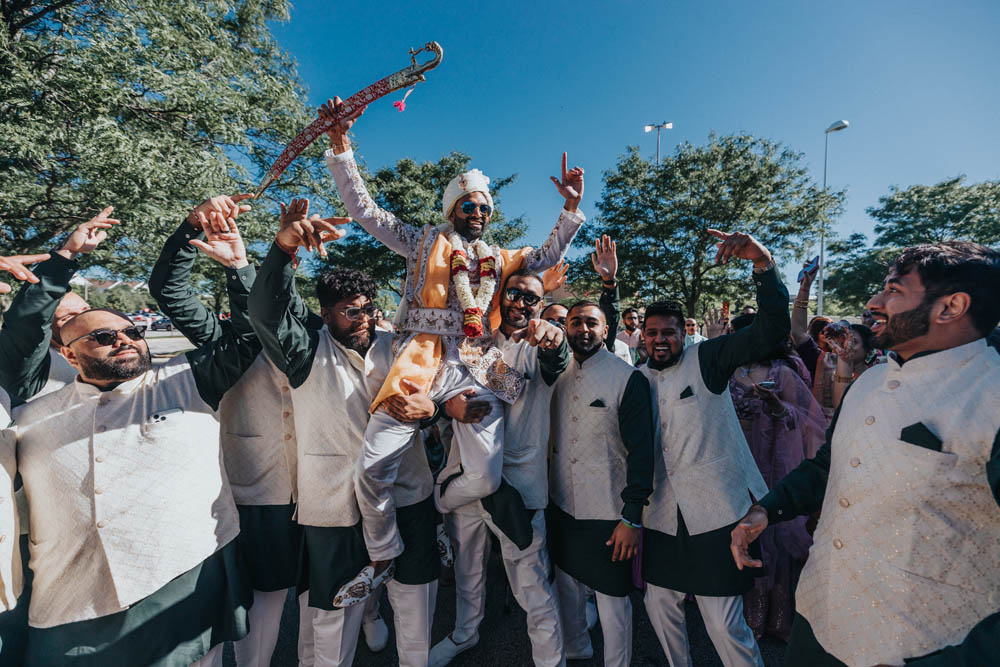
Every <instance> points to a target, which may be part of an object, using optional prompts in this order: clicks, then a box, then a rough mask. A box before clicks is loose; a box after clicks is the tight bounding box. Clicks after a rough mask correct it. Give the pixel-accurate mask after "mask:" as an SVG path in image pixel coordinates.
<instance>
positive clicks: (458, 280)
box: [448, 232, 497, 338]
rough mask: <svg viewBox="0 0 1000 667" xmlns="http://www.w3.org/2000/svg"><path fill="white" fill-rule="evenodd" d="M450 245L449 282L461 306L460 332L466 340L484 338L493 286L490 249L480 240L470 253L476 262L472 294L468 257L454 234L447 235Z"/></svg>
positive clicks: (494, 277) (494, 264)
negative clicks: (476, 271) (485, 320)
mask: <svg viewBox="0 0 1000 667" xmlns="http://www.w3.org/2000/svg"><path fill="white" fill-rule="evenodd" d="M448 241H449V242H450V243H451V247H452V251H451V279H452V282H454V283H455V295H456V296H457V297H458V303H459V304H460V305H461V306H462V331H463V332H464V333H465V335H466V337H468V338H479V337H480V336H483V335H485V328H484V326H483V317H484V315H486V314H487V313H489V312H490V306H491V305H492V303H493V291H494V290H495V289H496V287H497V262H496V258H495V257H493V256H492V255H491V254H490V253H491V252H492V251H491V250H490V247H489V246H488V245H486V244H485V243H484V242H483V241H482V240H481V239H476V240H475V241H474V242H473V243H472V245H471V247H470V250H471V251H472V252H473V253H475V257H476V258H477V259H478V260H479V289H478V290H476V292H475V293H473V292H472V285H471V284H470V283H469V257H468V255H466V254H465V250H463V244H462V237H460V236H459V235H458V234H456V233H455V232H452V233H451V234H449V235H448Z"/></svg>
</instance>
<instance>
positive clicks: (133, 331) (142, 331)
mask: <svg viewBox="0 0 1000 667" xmlns="http://www.w3.org/2000/svg"><path fill="white" fill-rule="evenodd" d="M120 333H123V334H125V335H126V336H128V337H129V338H131V339H132V340H142V339H143V338H145V337H146V327H140V326H136V325H135V324H133V325H132V326H129V327H124V328H122V329H97V330H96V331H91V332H90V333H85V334H83V335H82V336H77V337H76V338H74V339H73V340H71V341H70V342H68V343H66V347H69V346H70V345H72V344H73V343H75V342H76V341H78V340H83V339H84V338H90V339H91V340H93V341H95V342H96V343H97V344H98V345H113V344H114V342H115V341H116V340H118V334H120Z"/></svg>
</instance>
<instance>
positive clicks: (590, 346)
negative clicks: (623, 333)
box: [568, 334, 604, 357]
mask: <svg viewBox="0 0 1000 667" xmlns="http://www.w3.org/2000/svg"><path fill="white" fill-rule="evenodd" d="M586 335H588V334H576V335H574V336H569V337H568V338H569V347H570V349H571V350H573V352H575V353H576V354H579V355H580V356H582V357H589V356H591V355H592V354H594V353H595V352H597V351H598V350H599V349H601V345H604V340H603V339H602V338H601V337H600V336H593V337H592V338H591V342H589V343H588V342H585V341H584V340H583V338H584V336H586Z"/></svg>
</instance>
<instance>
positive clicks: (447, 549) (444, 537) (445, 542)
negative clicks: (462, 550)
mask: <svg viewBox="0 0 1000 667" xmlns="http://www.w3.org/2000/svg"><path fill="white" fill-rule="evenodd" d="M437 551H438V558H440V559H441V567H451V566H452V565H454V564H455V550H454V549H453V548H452V546H451V538H450V537H448V532H447V531H446V530H445V529H444V524H443V523H439V524H438V525H437Z"/></svg>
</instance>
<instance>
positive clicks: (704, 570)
mask: <svg viewBox="0 0 1000 667" xmlns="http://www.w3.org/2000/svg"><path fill="white" fill-rule="evenodd" d="M753 282H754V285H755V287H756V289H757V305H758V311H757V316H756V317H754V321H753V324H751V325H750V326H749V327H746V328H744V329H740V330H739V331H736V332H734V333H731V334H728V335H725V336H718V337H716V338H711V339H709V340H706V341H703V342H702V343H700V344H699V345H698V347H697V348H696V349H697V350H698V365H699V367H700V369H701V377H702V380H704V382H705V386H706V387H708V389H709V391H711V392H712V393H714V394H721V393H722V392H724V391H726V389H728V388H729V379H730V378H731V377H732V376H733V373H735V372H736V369H738V368H739V367H740V366H745V365H747V364H752V363H754V362H756V361H759V360H760V359H761V357H763V356H766V355H767V351H768V350H773V349H774V348H775V347H777V346H778V345H779V344H780V343H781V342H782V341H783V340H785V339H787V338H788V334H789V332H790V330H791V320H790V317H789V314H788V290H787V289H785V286H784V284H783V283H782V282H781V278H780V277H779V276H778V272H777V269H775V268H772V269H769V270H767V271H762V272H760V273H756V272H755V273H754V274H753ZM679 360H680V359H679V358H678V361H679ZM674 363H676V362H674ZM671 365H672V364H671ZM734 410H735V408H734ZM664 446H665V447H669V446H670V443H664ZM741 446H742V443H741ZM667 474H668V475H669V474H670V473H669V471H667ZM677 519H678V527H677V535H667V534H666V533H662V532H659V531H656V530H650V529H648V528H647V529H646V534H645V536H644V542H643V568H642V577H643V579H644V580H646V581H648V582H649V583H651V584H653V585H655V586H660V587H662V588H669V589H670V590H674V591H681V592H683V593H691V594H693V595H706V596H717V597H728V596H732V595H740V594H742V593H745V592H746V591H747V590H749V589H750V587H752V586H753V579H754V577H755V576H759V574H760V573H761V572H762V571H761V570H760V569H749V568H746V569H744V570H742V571H741V570H739V569H738V568H737V567H736V563H735V562H733V557H732V553H731V552H730V550H729V544H730V534H731V533H732V531H733V528H734V527H735V526H736V523H738V522H734V523H732V524H730V525H728V526H723V527H722V528H717V529H715V530H711V531H708V532H707V533H701V534H698V535H690V534H689V533H688V531H687V527H686V526H685V524H684V517H683V516H682V514H681V510H680V507H678V508H677ZM754 549H755V551H756V550H757V549H759V547H757V546H756V545H755V546H754Z"/></svg>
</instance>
